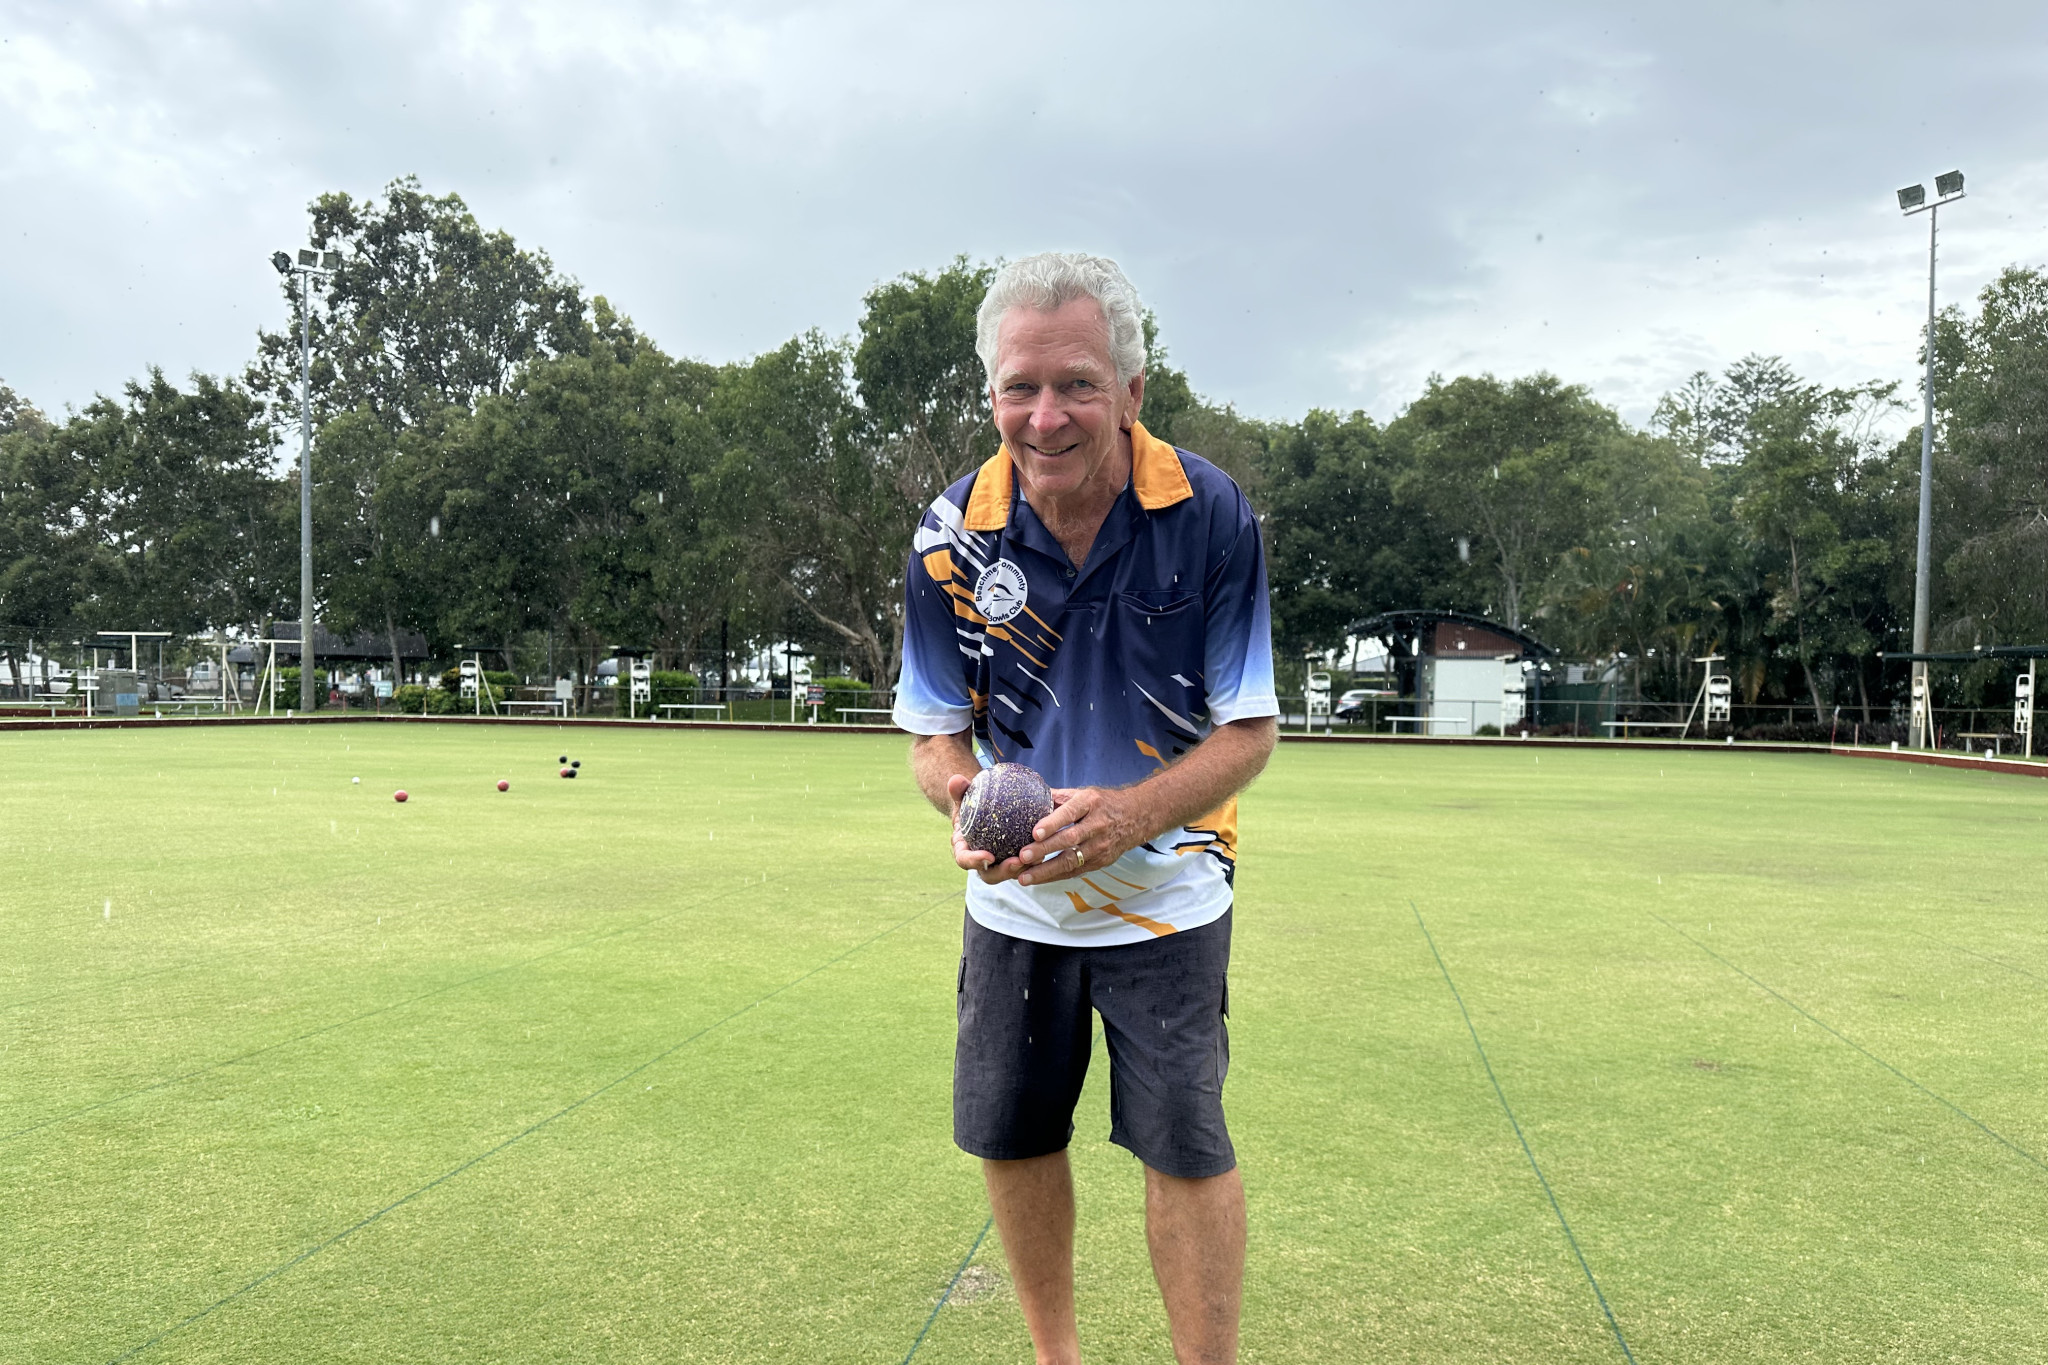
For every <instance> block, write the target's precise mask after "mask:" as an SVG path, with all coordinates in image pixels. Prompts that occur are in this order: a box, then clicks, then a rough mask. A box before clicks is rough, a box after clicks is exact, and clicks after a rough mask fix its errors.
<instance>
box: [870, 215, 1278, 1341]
mask: <svg viewBox="0 0 2048 1365" xmlns="http://www.w3.org/2000/svg"><path fill="white" fill-rule="evenodd" d="M978 322H979V325H978V335H977V344H976V349H977V350H978V351H979V352H980V354H981V361H982V365H983V367H984V369H986V370H987V372H988V378H989V388H990V396H991V400H992V402H993V404H994V409H995V421H996V428H997V430H998V431H999V433H1000V434H1001V436H1002V439H1003V444H1002V449H1001V450H1000V451H999V452H998V453H997V454H996V455H995V456H994V457H992V458H991V459H990V460H989V461H988V462H987V463H986V464H984V465H982V466H981V468H980V469H978V470H977V471H975V472H974V473H973V474H970V475H969V476H968V477H966V478H964V479H962V480H961V481H960V482H959V483H956V484H955V485H953V486H952V487H951V488H949V489H947V490H946V491H945V493H944V494H942V495H941V496H940V497H939V498H937V499H936V500H935V501H934V502H933V503H932V505H931V508H930V510H929V511H927V512H926V513H925V515H924V518H923V521H922V522H921V524H920V525H919V528H918V531H917V537H916V541H915V548H914V551H913V554H912V557H911V560H910V566H909V575H908V579H907V584H906V591H905V599H906V602H905V621H904V643H903V669H902V674H901V678H900V681H899V684H898V690H897V702H896V722H897V724H898V725H900V726H902V727H903V728H904V729H905V730H908V731H910V732H911V733H912V734H914V735H916V736H918V738H917V739H915V740H914V741H913V742H912V746H911V767H912V770H913V772H914V773H915V774H916V777H917V781H918V785H919V786H920V787H922V788H923V790H924V793H925V795H926V796H927V797H928V798H929V799H930V800H931V802H932V804H933V805H934V806H936V807H938V808H939V810H941V811H942V812H944V813H946V814H948V815H950V816H952V817H953V819H954V836H953V858H954V861H955V862H956V863H958V864H959V865H960V866H961V867H963V868H966V869H968V870H969V872H970V875H969V877H968V879H967V921H966V925H965V929H964V938H965V943H964V950H963V952H962V955H961V962H960V976H959V1001H958V1011H959V1018H960V1033H959V1042H958V1046H957V1050H956V1053H955V1061H954V1074H953V1130H954V1140H955V1141H956V1142H957V1143H958V1144H959V1145H960V1146H961V1148H962V1149H964V1150H966V1151H968V1152H970V1153H973V1154H974V1155H976V1156H979V1157H981V1158H982V1159H983V1160H982V1166H983V1172H984V1175H985V1178H986V1181H987V1184H988V1193H989V1203H990V1205H991V1207H992V1208H993V1210H994V1213H995V1220H996V1225H997V1227H998V1228H999V1229H1000V1231H1001V1233H1002V1240H1003V1249H1004V1251H1005V1253H1006V1254H1007V1255H1008V1257H1009V1262H1010V1275H1011V1279H1012V1281H1013V1283H1014V1284H1015V1286H1016V1290H1017V1298H1018V1300H1019V1302H1020V1304H1021V1305H1022V1307H1023V1309H1024V1318H1025V1321H1026V1322H1027V1323H1028V1324H1029V1326H1030V1328H1031V1338H1032V1341H1033V1342H1034V1344H1035V1345H1036V1347H1037V1354H1038V1360H1039V1362H1040V1365H1053V1363H1055V1362H1058V1363H1060V1365H1064V1363H1065V1362H1074V1361H1078V1360H1079V1359H1080V1342H1079V1338H1078V1336H1077V1333H1076V1326H1075V1321H1074V1269H1073V1239H1074V1191H1073V1181H1072V1178H1071V1175H1070V1173H1069V1169H1068V1165H1067V1155H1066V1148H1067V1143H1068V1141H1069V1140H1070V1139H1071V1137H1072V1135H1073V1112H1074V1105H1075V1102H1076V1101H1077V1099H1078V1098H1079V1096H1080V1093H1081V1083H1082V1078H1083V1075H1084V1074H1085V1072H1086V1070H1087V1066H1088V1055H1089V1051H1090V1046H1091V1033H1092V1021H1091V1018H1090V1011H1091V1009H1092V1010H1093V1011H1094V1012H1095V1013H1098V1014H1099V1015H1100V1016H1101V1019H1102V1029H1103V1035H1104V1038H1105V1040H1106V1042H1107V1045H1108V1050H1109V1057H1110V1113H1111V1126H1110V1140H1111V1141H1113V1142H1116V1143H1118V1144H1119V1145H1121V1146H1123V1147H1126V1148H1128V1149H1129V1150H1130V1151H1131V1152H1133V1153H1134V1154H1136V1155H1137V1156H1138V1157H1139V1158H1140V1159H1141V1160H1142V1161H1143V1162H1144V1164H1145V1212H1146V1236H1147V1241H1148V1243H1149V1244H1150V1248H1151V1252H1152V1267H1153V1272H1154V1274H1155V1275H1156V1276H1157V1278H1158V1281H1159V1288H1160V1293H1161V1295H1162V1297H1163V1298H1164V1299H1165V1302H1166V1311H1167V1317H1168V1320H1169V1322H1170V1323H1171V1326H1172V1334H1173V1348H1174V1353H1175V1355H1176V1357H1177V1358H1178V1359H1179V1360H1180V1361H1182V1362H1183V1363H1184V1365H1192V1363H1193V1362H1197V1361H1199V1362H1205V1363H1206V1362H1226V1361H1234V1360H1235V1359H1236V1358H1237V1325H1238V1304H1239V1298H1240V1292H1241V1288H1242V1283H1243V1279H1244V1240H1245V1216H1244V1187H1243V1184H1242V1183H1241V1181H1240V1179H1239V1176H1238V1172H1237V1157H1236V1153H1235V1151H1234V1150H1233V1149H1232V1147H1231V1143H1230V1136H1229V1134H1228V1132H1227V1131H1226V1130H1225V1127H1224V1122H1223V1106H1222V1094H1223V1078H1224V1074H1225V1072H1226V1071H1227V1070H1228V1067H1229V1045H1228V1040H1227V1037H1226V1034H1225V1025H1224V1016H1225V1015H1226V1013H1227V1012H1228V1010H1229V995H1228V989H1227V986H1226V982H1225V971H1226V969H1227V968H1228V966H1229V960H1230V906H1231V883H1232V877H1233V874H1234V871H1235V865H1236V840H1237V813H1236V799H1235V794H1236V793H1237V792H1238V791H1239V790H1241V789H1242V788H1243V787H1244V786H1245V785H1246V784H1247V783H1249V782H1250V781H1251V780H1252V779H1253V778H1254V777H1256V776H1257V775H1258V773H1259V770H1260V769H1261V768H1263V767H1264V766H1265V763H1266V759H1267V757H1268V756H1269V755H1270V754H1271V753H1272V749H1273V741H1274V736H1275V720H1274V717H1276V716H1277V715H1278V713H1279V707H1278V704H1277V702H1276V700H1275V698H1274V695H1273V661H1272V642H1271V633H1272V632H1271V624H1270V621H1269V618H1268V614H1267V605H1266V570H1265V556H1264V553H1263V551H1262V549H1261V546H1260V543H1259V527H1258V523H1257V521H1256V520H1255V519H1254V517H1253V515H1252V512H1251V508H1250V507H1249V505H1248V504H1247V503H1246V502H1245V499H1244V495H1243V494H1242V493H1241V492H1239V491H1238V488H1237V485H1235V484H1234V483H1232V482H1231V481H1230V479H1229V478H1228V477H1227V476H1226V475H1224V474H1223V473H1222V472H1221V471H1220V470H1218V469H1217V468H1216V467H1215V466H1213V465H1211V464H1209V463H1208V462H1207V461H1205V460H1203V459H1201V458H1200V457H1198V456H1195V455H1192V454H1189V453H1187V452H1185V451H1179V450H1176V449H1174V448H1173V447H1172V446H1169V445H1167V444H1166V443H1165V442H1163V441H1159V440H1156V439H1155V438H1153V437H1152V436H1151V435H1150V434H1149V433H1147V432H1146V431H1145V428H1144V427H1143V426H1142V425H1141V424H1140V423H1139V422H1138V409H1139V404H1140V400H1142V398H1143V397H1144V393H1145V373H1144V371H1145V343H1144V326H1143V318H1142V315H1141V313H1140V312H1139V307H1138V297H1137V293H1136V291H1135V290H1134V289H1132V288H1131V285H1130V282H1129V281H1128V280H1126V279H1125V278H1124V275H1123V272H1122V271H1121V270H1119V269H1118V268H1117V266H1116V264H1115V263H1114V262H1112V261H1107V260H1104V259H1102V258H1100V257H1095V256H1082V255H1065V254H1050V253H1049V254H1046V255H1040V256H1032V257H1028V258H1026V259H1024V260H1021V261H1017V262H1015V263H1013V264H1011V265H1009V266H1007V267H1005V268H1004V269H1003V270H1002V271H1001V272H999V273H998V274H997V276H996V278H995V280H994V281H993V282H992V283H991V284H990V286H989V292H988V297H987V298H986V299H985V300H984V301H983V303H982V305H981V313H980V317H979V320H978ZM1003 761H1016V762H1022V763H1027V764H1029V765H1030V766H1032V767H1034V768H1036V769H1037V770H1038V771H1039V772H1040V773H1041V774H1043V775H1044V777H1045V778H1046V780H1047V781H1048V782H1049V783H1051V784H1052V786H1053V789H1054V790H1053V797H1054V801H1055V802H1056V808H1055V809H1054V811H1053V813H1052V814H1051V815H1049V816H1047V817H1046V818H1045V819H1044V820H1042V821H1041V822H1039V824H1038V826H1037V828H1036V829H1035V830H1034V831H1033V842H1032V843H1031V844H1029V845H1027V846H1026V847H1025V848H1024V849H1023V851H1022V852H1021V853H1020V854H1018V856H1016V857H1014V858H1010V859H1008V860H1007V861H1005V862H1003V863H1001V864H996V863H994V860H993V858H992V857H991V856H990V855H989V854H988V853H986V852H982V851H979V850H975V849H971V848H969V847H967V846H966V844H965V843H964V842H962V840H961V838H960V836H959V820H958V817H959V809H960V798H961V796H962V794H963V793H964V792H965V791H966V790H967V786H968V783H969V781H970V780H971V778H972V777H973V775H974V774H975V773H976V772H977V771H978V770H979V769H980V768H981V767H985V766H988V765H990V764H993V763H997V762H1003Z"/></svg>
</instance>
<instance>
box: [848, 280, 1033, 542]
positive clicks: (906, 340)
mask: <svg viewBox="0 0 2048 1365" xmlns="http://www.w3.org/2000/svg"><path fill="white" fill-rule="evenodd" d="M994 278H995V267H994V266H990V265H970V264H969V263H968V260H967V258H966V257H965V256H960V257H956V258H955V259H954V261H953V263H952V264H951V265H949V266H947V267H946V268H945V269H944V270H941V271H938V272H936V273H935V274H931V275H925V274H922V273H918V272H915V271H913V272H910V273H907V274H904V275H900V276H898V277H897V278H896V279H893V280H891V281H889V282H888V283H887V284H881V285H877V286H876V287H875V288H873V289H871V290H869V291H868V294H867V297H866V299H865V300H864V302H865V304H866V308H865V309H864V310H863V312H862V313H861V319H860V341H859V344H858V345H856V346H855V347H854V349H853V354H852V362H851V363H852V372H853V380H854V382H855V384H857V385H858V386H859V394H860V402H861V404H862V406H863V407H865V408H866V410H867V413H868V416H869V418H870V419H871V421H872V427H871V432H872V434H873V436H874V437H875V438H877V439H878V440H879V441H880V442H881V443H882V444H883V445H884V446H885V447H887V450H886V452H885V454H886V457H887V458H888V459H889V461H890V463H891V464H892V465H893V467H894V468H893V475H894V480H895V482H896V484H897V486H898V490H899V491H900V492H901V494H902V496H903V498H904V499H905V500H906V501H907V502H908V503H909V504H910V505H911V506H913V507H919V508H921V507H923V506H925V505H926V504H928V503H929V502H930V501H931V500H932V499H933V498H935V497H937V496H938V495H939V493H940V491H941V490H943V489H944V488H946V487H947V485H949V484H951V483H952V482H953V481H954V480H955V479H958V478H959V477H960V476H961V475H963V474H965V473H967V471H969V470H970V469H973V468H974V467H975V466H976V465H978V464H980V463H981V462H982V461H983V460H986V459H987V458H988V457H989V456H990V455H992V454H994V453H995V449H996V445H997V437H996V431H995V424H994V423H993V422H992V421H991V420H990V416H989V405H988V377H987V375H986V374H985V373H984V372H983V370H982V367H981V358H980V356H979V355H977V354H976V352H975V349H974V342H975V316H976V314H977V312H978V311H979V310H980V308H981V301H982V299H983V297H985V296H986V295H987V293H988V286H989V281H990V280H992V279H994Z"/></svg>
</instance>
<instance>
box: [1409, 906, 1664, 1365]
mask: <svg viewBox="0 0 2048 1365" xmlns="http://www.w3.org/2000/svg"><path fill="white" fill-rule="evenodd" d="M1408 909H1409V910H1410V911H1411V912H1413V914H1414V915H1415V927H1416V928H1418V929H1420V930H1422V937H1423V938H1424V939H1426V940H1428V942H1429V955H1430V956H1431V957H1433V958H1435V959H1436V969H1437V970H1438V971H1440V972H1442V973H1443V976H1444V985H1446V986H1448V987H1450V989H1451V999H1452V1000H1455V1001H1456V1002H1457V1004H1458V1014H1459V1016H1460V1017H1462V1018H1463V1019H1464V1021H1465V1031H1466V1032H1467V1033H1469V1034H1471V1035H1472V1046H1473V1048H1475V1049H1476V1050H1477V1051H1478V1053H1479V1064H1480V1065H1481V1066H1483V1067H1485V1068H1486V1079H1487V1080H1488V1081H1490V1082H1492V1084H1493V1097H1494V1098H1495V1099H1497V1100H1499V1101H1500V1111H1501V1112H1502V1113H1503V1114H1506V1115H1507V1116H1508V1126H1509V1127H1510V1128H1513V1129H1514V1130H1515V1141H1517V1142H1519V1143H1521V1144H1522V1155H1523V1156H1525V1157H1527V1158H1529V1169H1530V1170H1532V1171H1534V1172H1535V1173H1536V1183H1537V1184H1539V1185H1541V1186H1542V1187H1543V1197H1544V1198H1545V1199H1548V1200H1549V1201H1550V1211H1551V1212H1552V1213H1554V1214H1556V1215H1557V1225H1558V1226H1559V1227H1560V1228H1563V1229H1564V1240H1565V1241H1566V1242H1567V1243H1568V1244H1569V1245H1570V1246H1571V1249H1572V1255H1573V1256H1575V1257H1577V1258H1578V1262H1579V1269H1580V1270H1582V1271H1584V1272H1585V1273H1586V1283H1587V1284H1589V1285H1591V1286H1593V1297H1594V1298H1595V1299H1597V1300H1599V1302H1600V1313H1601V1315H1602V1316H1603V1317H1605V1318H1606V1319H1607V1328H1608V1330H1609V1331H1611V1332H1613V1333H1614V1344H1615V1345H1617V1346H1619V1347H1621V1354H1622V1355H1623V1357H1624V1358H1626V1359H1627V1360H1628V1361H1629V1365H1635V1358H1636V1356H1635V1352H1634V1351H1631V1350H1630V1349H1629V1348H1628V1338H1627V1337H1624V1336H1623V1335H1622V1334H1621V1324H1620V1323H1618V1322H1616V1321H1615V1320H1614V1310H1613V1309H1612V1308H1610V1307H1608V1305H1607V1295H1606V1294H1605V1293H1603V1292H1602V1291H1601V1289H1600V1281H1599V1280H1598V1279H1596V1278H1595V1277H1594V1275H1593V1267H1592V1266H1590V1265H1588V1264H1587V1263H1586V1253H1585V1252H1584V1251H1582V1250H1580V1249H1579V1239H1578V1237H1577V1236H1576V1235H1575V1234H1574V1233H1573V1232H1572V1225H1571V1220H1570V1219H1568V1218H1566V1217H1565V1216H1564V1209H1563V1207H1562V1206H1560V1205H1559V1204H1558V1202H1557V1192H1556V1191H1555V1190H1553V1189H1551V1188H1550V1181H1549V1179H1548V1178H1547V1177H1545V1175H1544V1174H1543V1167H1542V1166H1540V1165H1538V1164H1537V1162H1536V1153H1535V1151H1534V1150H1532V1149H1531V1148H1530V1146H1529V1138H1528V1135H1527V1134H1526V1133H1524V1132H1523V1131H1522V1124H1521V1121H1520V1120H1519V1119H1517V1118H1516V1117H1515V1110H1514V1106H1512V1105H1510V1104H1509V1103H1508V1097H1507V1092H1506V1091H1504V1090H1502V1089H1501V1088H1500V1077H1498V1076H1496V1075H1494V1074H1493V1063H1492V1062H1491V1061H1490V1060H1488V1059H1487V1056H1486V1045H1485V1044H1484V1043H1482V1042H1480V1041H1479V1030H1478V1029H1477V1028H1476V1027H1474V1026H1473V1023H1472V1012H1471V1011H1470V1010H1468V1009H1466V1008H1465V997H1464V996H1462V995H1460V994H1459V993H1458V983H1457V982H1455V981H1453V980H1451V969H1450V968H1449V967H1446V966H1445V965H1444V955H1443V954H1442V953H1440V952H1438V951H1437V947H1436V936H1435V935H1434V934H1432V933H1430V932H1429V926H1428V925H1427V924H1424V923H1423V922H1422V912H1421V911H1420V910H1417V909H1416V908H1415V902H1414V901H1409V902H1408Z"/></svg>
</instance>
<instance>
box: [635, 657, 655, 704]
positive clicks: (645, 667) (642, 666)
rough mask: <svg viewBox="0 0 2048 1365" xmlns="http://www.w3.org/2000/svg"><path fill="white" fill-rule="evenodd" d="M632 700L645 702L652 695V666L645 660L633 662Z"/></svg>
mask: <svg viewBox="0 0 2048 1365" xmlns="http://www.w3.org/2000/svg"><path fill="white" fill-rule="evenodd" d="M632 677H633V700H634V701H646V700H648V699H649V698H650V697H652V696H653V695H654V666H653V665H652V664H650V663H648V662H647V660H645V659H635V660H633V670H632Z"/></svg>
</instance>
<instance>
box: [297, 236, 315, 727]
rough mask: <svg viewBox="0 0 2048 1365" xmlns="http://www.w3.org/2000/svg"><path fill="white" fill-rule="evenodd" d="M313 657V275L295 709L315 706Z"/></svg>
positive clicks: (305, 323) (303, 385)
mask: <svg viewBox="0 0 2048 1365" xmlns="http://www.w3.org/2000/svg"><path fill="white" fill-rule="evenodd" d="M317 673H318V670H317V668H316V667H315V664H314V657H313V272H312V271H310V270H301V271H300V272H299V705H300V706H302V707H304V708H305V709H306V710H307V711H308V712H311V711H313V710H314V709H315V708H316V707H318V706H319V704H320V702H319V690H320V689H319V685H318V678H317Z"/></svg>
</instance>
